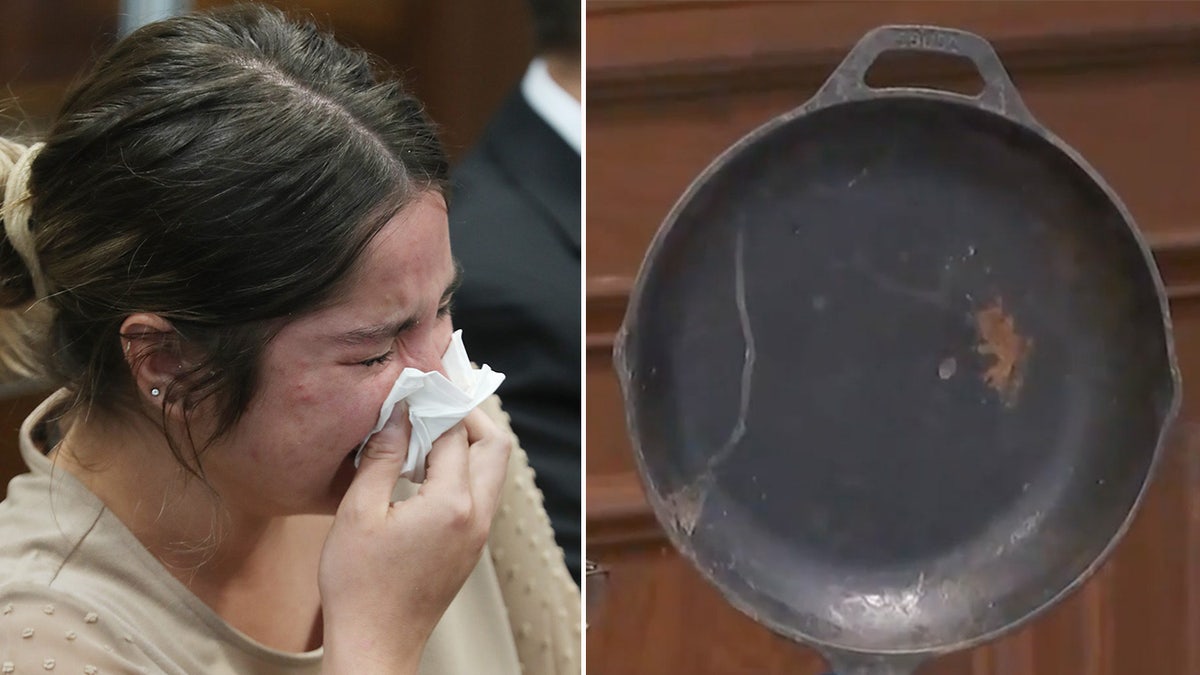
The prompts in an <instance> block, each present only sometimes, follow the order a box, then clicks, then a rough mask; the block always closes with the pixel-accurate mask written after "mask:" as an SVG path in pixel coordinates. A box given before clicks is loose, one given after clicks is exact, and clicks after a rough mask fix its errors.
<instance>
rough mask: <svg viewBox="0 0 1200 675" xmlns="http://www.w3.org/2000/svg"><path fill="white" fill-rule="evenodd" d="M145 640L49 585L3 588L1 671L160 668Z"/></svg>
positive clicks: (91, 674)
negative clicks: (143, 642)
mask: <svg viewBox="0 0 1200 675" xmlns="http://www.w3.org/2000/svg"><path fill="white" fill-rule="evenodd" d="M141 644H142V640H141V639H140V637H139V636H138V635H136V634H134V633H133V632H131V631H129V630H127V628H126V627H125V626H123V625H122V623H121V622H120V621H119V620H118V619H117V618H116V617H115V616H113V615H109V614H107V613H106V612H105V610H104V608H102V607H98V606H92V605H90V604H89V603H88V602H87V601H85V600H81V599H79V598H75V597H72V596H70V595H68V594H65V593H63V592H61V591H58V590H55V589H53V588H50V587H46V586H37V585H32V584H28V585H26V584H22V585H7V586H3V587H0V675H7V674H8V673H34V672H44V673H54V672H66V673H84V674H85V675H99V674H100V673H150V672H156V671H157V669H156V668H155V667H154V664H153V663H152V661H151V660H150V659H149V658H148V657H147V655H146V653H145V651H143V649H142V647H141Z"/></svg>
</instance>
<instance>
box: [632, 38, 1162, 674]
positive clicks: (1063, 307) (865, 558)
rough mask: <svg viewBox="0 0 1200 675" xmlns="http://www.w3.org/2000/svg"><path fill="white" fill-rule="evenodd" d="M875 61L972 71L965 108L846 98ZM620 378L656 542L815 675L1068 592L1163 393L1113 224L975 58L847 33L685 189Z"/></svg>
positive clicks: (1001, 626)
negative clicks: (820, 78) (963, 61)
mask: <svg viewBox="0 0 1200 675" xmlns="http://www.w3.org/2000/svg"><path fill="white" fill-rule="evenodd" d="M885 50H922V51H936V52H944V53H949V54H956V55H960V56H963V57H966V58H969V59H971V60H972V61H973V62H974V64H975V65H976V67H977V68H978V69H979V72H980V74H981V75H982V77H983V80H984V82H985V86H984V89H983V91H982V93H981V94H979V95H978V96H976V97H970V96H965V95H961V94H956V93H950V92H944V91H933V90H927V89H913V88H897V89H883V90H874V89H871V88H869V87H868V86H866V85H865V84H864V82H863V75H864V73H865V72H866V70H867V68H868V67H869V66H870V65H871V63H872V62H873V61H874V60H875V59H876V57H877V56H878V55H879V54H880V53H881V52H883V51H885ZM615 359H616V369H617V371H618V374H619V376H620V379H621V385H622V391H623V394H624V397H625V405H626V414H627V421H628V427H629V429H630V433H631V436H632V440H633V444H634V449H635V455H636V459H637V463H638V468H639V471H640V473H641V476H642V478H643V481H644V487H645V489H646V492H647V496H648V498H649V500H650V503H651V505H652V506H653V509H654V512H655V514H656V515H657V517H658V519H659V520H660V521H661V522H662V524H663V525H664V527H665V529H666V531H667V533H668V535H669V537H670V539H671V542H672V543H673V544H674V546H675V547H676V548H678V549H679V551H680V552H681V553H682V554H683V555H684V556H685V557H687V558H688V559H690V560H691V562H692V563H693V564H694V565H695V566H696V568H697V569H698V570H699V571H700V573H701V574H703V575H704V577H706V578H707V579H708V581H710V582H711V583H712V584H714V585H715V586H716V587H717V588H719V589H720V591H721V592H722V593H723V594H724V596H725V597H726V598H727V599H728V601H729V602H730V603H731V604H732V605H733V606H735V607H737V608H738V609H740V610H741V611H743V612H745V613H746V614H748V615H749V616H750V617H752V618H754V619H755V620H757V621H759V622H761V623H762V624H764V625H766V626H768V627H769V628H771V629H772V630H774V631H776V632H778V633H780V634H782V635H784V636H786V637H788V638H791V639H793V640H797V641H801V642H804V643H807V644H809V645H812V646H815V647H817V648H819V649H821V650H822V651H823V653H824V654H825V655H826V656H827V657H829V659H830V662H831V664H832V666H833V667H834V668H835V669H836V670H837V672H838V673H839V675H853V674H855V673H863V674H866V673H870V674H873V675H874V674H884V673H896V674H899V673H911V672H912V671H913V670H915V668H916V667H917V665H918V664H920V663H921V662H923V661H924V660H926V659H928V658H929V657H931V656H933V655H936V654H940V653H944V652H948V651H952V650H958V649H963V648H966V647H969V646H972V645H975V644H978V643H980V642H983V641H985V640H988V639H990V638H993V637H995V636H997V635H998V634H1000V633H1001V632H1004V631H1007V630H1010V629H1012V628H1013V627H1015V626H1016V625H1018V624H1020V623H1022V622H1024V621H1027V620H1029V619H1030V618H1031V617H1033V616H1034V615H1036V614H1038V613H1039V612H1041V611H1043V610H1045V609H1046V608H1047V607H1049V606H1050V605H1052V604H1053V603H1055V602H1056V601H1057V600H1059V599H1061V598H1063V597H1064V596H1065V595H1066V594H1068V593H1069V592H1070V591H1072V590H1073V589H1075V588H1076V587H1078V586H1079V585H1080V584H1081V583H1082V581H1083V580H1084V579H1085V578H1086V577H1087V576H1088V575H1089V574H1090V573H1091V572H1092V571H1093V570H1095V569H1096V567H1097V566H1098V565H1099V564H1100V562H1101V561H1102V560H1103V559H1104V558H1105V557H1106V555H1107V554H1108V553H1109V552H1110V551H1111V550H1112V547H1113V545H1114V544H1115V542H1116V541H1117V540H1118V539H1119V538H1120V535H1121V534H1122V533H1123V532H1124V530H1125V529H1126V528H1127V526H1128V524H1129V521H1130V519H1131V516H1132V513H1133V512H1134V511H1135V509H1136V506H1137V504H1138V502H1139V500H1140V498H1141V496H1142V494H1143V492H1144V490H1145V488H1146V485H1147V481H1148V479H1149V477H1150V475H1151V473H1152V470H1153V468H1154V466H1155V464H1156V460H1157V458H1158V456H1159V454H1160V452H1161V451H1160V448H1161V446H1162V443H1163V438H1164V435H1165V433H1166V429H1167V427H1168V426H1169V424H1170V423H1171V421H1172V420H1173V419H1174V417H1175V415H1176V412H1177V410H1178V405H1179V391H1180V382H1179V374H1178V367H1177V364H1176V361H1175V353H1174V346H1173V342H1172V338H1171V329H1170V318H1169V315H1168V309H1167V301H1166V294H1165V292H1164V288H1163V284H1162V281H1161V279H1160V277H1159V275H1158V271H1157V269H1156V268H1155V266H1154V263H1153V260H1152V258H1151V255H1150V252H1149V250H1148V248H1147V246H1146V244H1145V242H1144V241H1143V240H1142V238H1141V237H1140V236H1139V233H1138V230H1137V228H1136V226H1135V224H1134V222H1133V219H1132V218H1131V217H1130V215H1129V213H1128V212H1127V211H1126V209H1125V208H1124V206H1123V205H1122V204H1121V202H1120V201H1119V200H1118V198H1117V196H1116V195H1115V194H1114V193H1113V192H1112V190H1111V189H1109V187H1108V186H1107V185H1106V184H1105V182H1104V181H1103V180H1102V179H1101V178H1100V176H1099V175H1098V174H1097V173H1096V172H1095V171H1094V170H1093V169H1092V168H1091V167H1090V166H1088V164H1087V163H1086V162H1085V161H1084V160H1083V159H1082V158H1081V157H1080V156H1079V155H1078V154H1076V153H1075V152H1074V151H1073V150H1071V149H1070V148H1069V147H1067V146H1066V145H1065V144H1064V143H1063V142H1062V141H1060V140H1059V139H1057V138H1056V137H1054V136H1053V135H1051V134H1050V133H1049V132H1047V131H1046V130H1045V129H1043V128H1042V127H1041V126H1040V125H1039V124H1038V123H1037V122H1035V121H1034V119H1033V117H1032V116H1031V115H1030V114H1029V111H1028V110H1027V109H1026V108H1025V106H1024V105H1023V104H1022V102H1021V99H1020V97H1019V96H1018V95H1017V92H1016V90H1015V89H1014V87H1013V85H1012V82H1011V81H1010V80H1009V78H1008V76H1007V73H1006V72H1005V70H1004V67H1003V66H1002V65H1001V63H1000V61H999V59H998V58H997V56H996V54H995V52H994V51H993V50H992V48H991V46H990V45H989V44H988V43H987V42H985V41H984V40H983V39H981V38H979V37H978V36H976V35H973V34H971V33H967V32H963V31H959V30H949V29H941V28H932V27H904V26H892V27H884V28H880V29H877V30H874V31H872V32H871V33H869V34H868V35H867V36H866V37H864V38H863V39H862V41H861V42H859V43H858V45H857V46H855V47H854V49H853V50H852V51H851V52H850V54H849V55H848V56H847V57H846V59H845V61H844V62H843V63H842V64H841V65H840V66H839V67H838V69H837V70H836V71H835V72H834V73H833V75H832V76H831V77H830V78H829V80H828V81H827V82H826V83H825V85H824V86H823V87H822V88H821V89H820V91H819V92H818V93H817V94H816V96H815V97H814V98H813V99H812V100H810V101H809V102H808V103H806V104H804V105H803V106H801V107H800V108H797V109H796V110H794V111H792V112H789V113H787V114H785V115H783V116H781V117H779V118H777V119H774V120H772V121H771V122H769V123H768V124H766V125H765V126H763V127H762V128H760V129H758V130H756V131H754V132H753V133H751V134H750V135H748V136H747V137H745V138H744V139H742V140H741V141H740V142H738V143H737V144H736V145H734V146H733V147H732V148H730V149H729V150H728V151H726V152H725V153H724V154H723V155H722V156H721V157H719V158H718V159H717V160H716V161H715V163H714V164H713V165H712V166H710V167H709V168H708V169H707V170H706V171H704V173H703V174H701V175H700V176H699V177H698V178H697V180H696V181H695V183H693V184H692V186H691V187H690V188H689V189H688V190H687V192H686V193H685V194H684V195H683V197H682V198H681V200H680V202H679V203H678V204H677V205H676V206H675V208H674V210H673V211H672V212H671V214H670V215H669V216H668V217H667V219H666V222H665V223H664V224H663V226H662V228H661V229H660V230H659V232H658V234H657V236H656V237H655V239H654V241H653V243H652V245H651V247H650V249H649V252H648V254H647V256H646V259H645V261H644V263H643V266H642V269H641V271H640V274H639V276H638V279H637V283H636V285H635V287H634V290H633V293H632V297H631V300H630V305H629V308H628V312H627V315H626V317H625V322H624V324H623V326H622V331H621V334H620V335H619V337H618V343H617V348H616V355H615Z"/></svg>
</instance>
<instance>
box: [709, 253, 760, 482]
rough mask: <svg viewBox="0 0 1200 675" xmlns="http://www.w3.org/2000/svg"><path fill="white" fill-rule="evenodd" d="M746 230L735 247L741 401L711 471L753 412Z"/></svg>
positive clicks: (743, 430)
mask: <svg viewBox="0 0 1200 675" xmlns="http://www.w3.org/2000/svg"><path fill="white" fill-rule="evenodd" d="M745 232H746V231H745V230H738V233H737V239H736V241H735V247H736V249H735V251H734V256H735V257H734V262H733V264H734V280H733V282H734V292H735V295H734V299H735V302H736V303H737V311H738V321H739V322H740V323H741V326H742V341H743V343H744V344H745V351H744V352H743V353H742V382H741V390H740V394H741V397H740V400H739V404H738V416H737V422H735V423H734V425H733V430H732V431H730V433H729V438H728V439H727V440H726V441H725V445H724V446H722V447H721V449H720V451H718V452H717V453H716V454H715V455H713V456H712V457H711V458H710V459H709V461H708V471H709V472H711V471H712V470H713V469H714V468H716V467H717V465H719V464H720V463H721V462H723V461H725V458H726V457H728V456H729V454H730V453H732V452H733V450H734V448H736V447H737V444H738V443H740V442H741V440H742V437H743V436H745V435H746V417H747V415H748V414H749V412H750V384H751V380H752V378H753V377H754V358H755V353H754V333H753V331H751V330H750V312H749V310H748V309H747V308H746V264H745Z"/></svg>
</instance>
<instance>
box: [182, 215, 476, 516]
mask: <svg viewBox="0 0 1200 675" xmlns="http://www.w3.org/2000/svg"><path fill="white" fill-rule="evenodd" d="M456 272H457V267H456V265H455V264H454V260H453V258H452V257H451V255H450V237H449V228H448V225H447V220H446V206H445V201H444V200H443V199H442V196H441V195H439V194H436V193H433V192H428V193H425V194H423V195H422V196H421V197H420V198H419V199H417V200H416V201H414V202H413V203H411V204H410V205H409V206H407V207H405V208H404V209H403V210H402V211H401V212H400V213H399V214H397V215H396V216H395V217H394V218H392V219H391V220H390V221H389V222H388V223H387V225H385V226H384V227H383V229H382V230H380V232H379V234H378V236H376V237H375V239H374V240H373V241H372V242H371V244H370V246H369V247H368V248H367V249H366V251H365V253H364V255H363V257H362V258H361V260H360V262H359V265H358V267H357V269H356V270H355V271H354V272H352V276H351V279H350V283H349V284H348V291H347V292H346V294H345V295H344V296H343V297H342V298H341V299H340V300H339V301H338V302H337V303H336V304H335V305H332V306H330V307H327V308H325V309H322V310H320V311H318V312H315V313H313V314H309V315H306V316H304V317H303V318H300V319H297V320H295V321H293V322H291V323H289V324H288V325H287V326H286V327H284V328H283V329H282V330H281V331H280V332H279V334H278V336H277V337H276V338H275V339H274V340H273V341H272V342H271V343H270V344H269V345H268V346H267V348H266V350H265V351H264V354H263V361H262V369H261V374H260V382H259V387H258V390H257V393H256V395H255V397H254V400H253V402H252V403H251V405H250V407H249V408H248V409H247V411H246V413H245V414H244V415H243V416H242V418H241V420H240V421H239V422H238V424H237V426H236V427H235V428H234V430H233V431H232V432H231V433H230V434H229V435H227V436H225V437H223V438H222V439H220V440H219V441H218V442H217V443H215V444H214V445H213V447H212V448H211V450H210V451H208V452H207V453H206V455H205V468H206V470H207V472H208V476H209V479H210V480H211V481H212V483H213V485H214V487H216V489H217V490H218V491H219V492H220V494H221V496H222V499H223V500H224V501H225V502H226V503H227V504H228V505H229V506H231V507H234V508H238V509H241V510H242V511H243V512H247V513H253V514H257V515H281V514H292V513H332V512H333V511H334V510H336V508H337V505H338V503H339V502H340V501H341V498H342V495H343V494H344V493H345V491H346V488H347V487H348V486H349V484H350V480H351V479H352V478H353V475H354V465H353V454H354V452H355V450H356V449H357V448H358V446H359V444H360V443H361V442H362V440H363V439H364V438H365V437H366V436H367V434H368V433H370V431H371V429H372V428H374V426H375V423H376V421H377V420H378V417H379V408H380V405H381V404H382V403H383V399H384V398H385V397H386V396H387V393H388V391H390V390H391V387H392V384H393V383H394V382H395V380H396V378H397V377H398V376H399V375H400V371H401V370H403V369H404V368H406V367H412V368H419V369H421V370H424V371H429V370H440V369H441V357H442V355H443V354H444V353H445V351H446V348H447V346H448V345H449V343H450V335H451V332H452V331H451V322H450V316H449V311H448V310H449V301H450V294H451V292H453V289H454V287H455V285H456V282H457V278H456Z"/></svg>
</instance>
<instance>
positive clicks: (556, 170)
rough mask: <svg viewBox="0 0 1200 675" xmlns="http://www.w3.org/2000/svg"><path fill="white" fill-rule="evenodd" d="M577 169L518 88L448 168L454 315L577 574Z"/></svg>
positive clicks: (577, 164)
mask: <svg viewBox="0 0 1200 675" xmlns="http://www.w3.org/2000/svg"><path fill="white" fill-rule="evenodd" d="M580 176H581V161H580V158H579V155H578V154H577V153H576V152H575V150H574V149H573V148H571V146H569V145H567V143H566V142H565V141H563V140H562V138H561V137H559V136H558V134H557V133H556V132H555V131H554V129H552V128H551V127H550V126H549V125H547V124H546V123H545V122H544V121H543V120H542V119H541V118H540V117H538V115H537V113H535V112H534V111H533V109H532V108H530V107H529V104H528V103H526V102H525V99H524V97H523V96H522V95H521V92H520V90H519V89H518V90H517V91H515V92H513V93H512V94H511V95H510V96H509V97H508V99H507V100H506V101H505V102H504V104H503V105H502V106H501V108H500V110H499V112H498V113H497V114H496V115H495V117H493V119H492V121H491V123H490V124H489V126H488V128H487V130H486V131H485V132H484V136H483V139H482V140H481V141H480V143H479V145H478V146H476V147H475V148H474V149H473V150H472V152H471V154H469V155H468V156H467V157H466V159H464V160H463V162H462V164H461V165H460V166H459V167H458V168H457V170H456V171H455V172H454V173H453V183H452V187H451V191H450V237H451V245H452V247H453V250H454V255H455V256H456V257H457V258H458V260H459V262H460V263H461V264H462V267H463V285H462V287H461V288H460V289H459V291H458V293H457V294H456V296H455V303H454V304H455V306H454V314H453V316H454V323H455V327H457V328H462V329H463V340H464V342H465V345H466V347H467V353H468V354H470V356H471V360H472V361H474V362H476V363H479V364H483V363H487V364H488V365H490V366H492V367H493V368H495V369H496V370H499V371H500V372H502V373H504V374H505V375H506V376H507V379H506V380H505V381H504V383H503V384H502V385H501V386H500V391H499V395H500V399H501V400H502V401H503V402H504V408H505V410H506V411H507V412H508V413H509V415H511V416H512V426H513V429H514V430H515V431H516V433H517V438H518V439H519V440H520V443H521V447H523V448H524V449H525V451H526V452H527V453H528V454H529V463H530V464H531V465H532V466H533V469H534V471H535V472H536V473H537V485H538V487H539V488H541V490H542V493H543V494H544V495H545V498H546V511H547V513H549V515H550V521H551V524H552V525H553V527H554V532H555V536H556V538H557V540H558V544H559V546H561V547H562V549H563V552H564V554H565V557H566V561H567V566H568V567H569V568H570V570H571V574H572V576H574V577H575V581H576V582H578V581H579V574H580V561H579V558H580V535H581V533H580V464H581V462H580V455H581V439H580V388H581V387H580V366H581V356H580V355H581V345H582V341H581V323H582V321H581V318H580V317H581V306H580V304H581V303H580V295H581V293H580V289H581V287H582V286H581V281H580V261H579V255H580V206H581V202H580Z"/></svg>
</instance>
